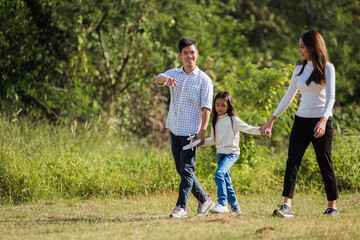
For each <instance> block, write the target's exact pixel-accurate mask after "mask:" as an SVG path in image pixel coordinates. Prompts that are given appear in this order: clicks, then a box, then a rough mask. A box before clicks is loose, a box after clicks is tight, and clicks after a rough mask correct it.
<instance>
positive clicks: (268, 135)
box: [265, 128, 271, 138]
mask: <svg viewBox="0 0 360 240" xmlns="http://www.w3.org/2000/svg"><path fill="white" fill-rule="evenodd" d="M265 135H266V136H267V137H268V138H271V130H270V128H266V129H265Z"/></svg>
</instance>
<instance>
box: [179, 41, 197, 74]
mask: <svg viewBox="0 0 360 240" xmlns="http://www.w3.org/2000/svg"><path fill="white" fill-rule="evenodd" d="M178 55H179V57H180V58H181V60H182V61H183V63H184V66H185V67H186V68H191V69H192V68H195V66H196V60H197V58H198V56H199V51H198V50H197V49H196V48H195V46H194V45H190V46H187V47H184V48H183V49H182V50H181V53H178Z"/></svg>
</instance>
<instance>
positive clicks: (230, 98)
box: [211, 91, 236, 138]
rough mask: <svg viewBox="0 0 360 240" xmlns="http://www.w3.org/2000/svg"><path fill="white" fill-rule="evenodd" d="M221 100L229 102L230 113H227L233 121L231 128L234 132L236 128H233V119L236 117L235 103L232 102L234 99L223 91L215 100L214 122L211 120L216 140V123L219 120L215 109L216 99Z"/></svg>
mask: <svg viewBox="0 0 360 240" xmlns="http://www.w3.org/2000/svg"><path fill="white" fill-rule="evenodd" d="M219 98H221V99H223V100H225V101H227V104H228V106H229V109H228V111H227V112H226V113H227V114H228V115H229V117H230V119H231V127H232V128H233V130H234V127H233V120H232V117H233V116H236V114H235V107H234V103H233V100H232V97H231V95H230V93H229V92H225V91H221V92H219V93H218V94H216V96H215V98H214V102H213V110H212V112H213V116H212V120H211V125H212V127H213V130H214V138H215V137H216V135H215V134H216V131H215V125H216V122H217V119H218V113H217V112H216V109H215V102H216V99H219Z"/></svg>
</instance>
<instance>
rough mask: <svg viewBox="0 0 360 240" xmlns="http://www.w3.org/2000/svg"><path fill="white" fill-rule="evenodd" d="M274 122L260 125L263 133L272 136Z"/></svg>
mask: <svg viewBox="0 0 360 240" xmlns="http://www.w3.org/2000/svg"><path fill="white" fill-rule="evenodd" d="M272 125H273V124H272V122H267V123H265V124H264V125H262V126H261V127H260V133H261V135H264V134H265V135H266V136H267V137H271V129H272Z"/></svg>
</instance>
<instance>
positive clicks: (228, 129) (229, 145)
mask: <svg viewBox="0 0 360 240" xmlns="http://www.w3.org/2000/svg"><path fill="white" fill-rule="evenodd" d="M259 128H260V127H253V126H250V125H248V124H246V123H244V122H243V121H241V119H240V118H239V117H238V116H236V114H235V107H234V104H233V101H232V98H231V95H230V93H228V92H219V93H218V94H217V95H216V96H215V99H214V104H213V117H212V128H211V137H210V138H208V139H206V140H205V144H204V145H203V146H210V145H216V152H217V163H218V168H217V170H216V172H215V182H216V185H217V187H218V188H217V196H218V204H216V205H215V207H213V208H211V209H210V212H212V213H228V212H229V210H228V208H227V206H226V205H227V202H229V204H230V206H231V209H232V212H234V213H240V214H241V210H240V206H239V204H238V202H237V200H236V195H235V191H234V188H233V186H232V183H231V175H230V168H231V166H232V165H233V164H234V163H235V162H236V160H237V159H238V157H239V154H240V147H239V139H240V133H239V131H242V132H245V133H249V134H254V135H261V133H260V131H259ZM266 135H267V136H268V137H270V135H271V132H270V131H266Z"/></svg>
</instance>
